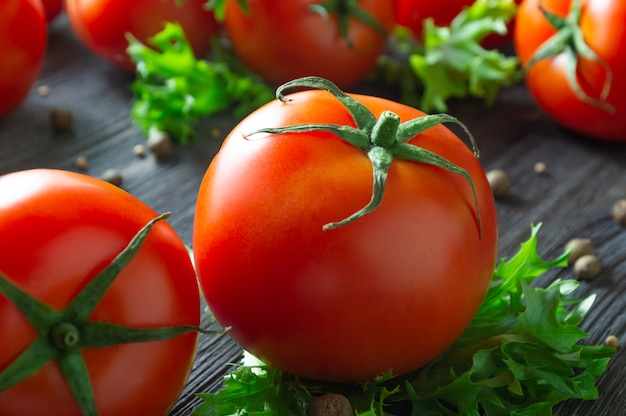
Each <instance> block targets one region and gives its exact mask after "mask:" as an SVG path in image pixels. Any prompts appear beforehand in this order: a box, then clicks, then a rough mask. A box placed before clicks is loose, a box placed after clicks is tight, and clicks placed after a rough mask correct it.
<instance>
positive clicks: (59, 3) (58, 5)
mask: <svg viewBox="0 0 626 416" xmlns="http://www.w3.org/2000/svg"><path fill="white" fill-rule="evenodd" d="M41 1H42V3H43V8H44V11H45V13H46V20H47V21H48V22H51V21H53V20H54V19H56V18H57V17H58V16H59V15H60V14H61V12H62V11H63V0H41Z"/></svg>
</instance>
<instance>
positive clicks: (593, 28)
mask: <svg viewBox="0 0 626 416" xmlns="http://www.w3.org/2000/svg"><path fill="white" fill-rule="evenodd" d="M540 4H541V6H542V7H543V8H545V9H546V10H548V11H550V12H552V13H554V14H556V15H558V16H562V17H565V16H566V15H567V14H568V12H569V10H570V7H571V5H572V1H571V0H541V1H539V0H525V1H524V2H523V3H522V4H521V6H520V8H519V10H518V16H517V29H516V31H515V35H514V43H515V50H516V52H517V55H518V56H519V59H520V62H521V64H522V65H523V66H525V65H526V64H528V62H529V61H530V60H531V58H532V56H533V55H534V54H535V52H536V51H537V49H538V48H539V46H540V45H541V44H543V42H545V41H546V40H547V39H549V38H551V37H552V36H553V35H554V34H555V33H556V30H555V29H554V28H553V27H552V26H551V25H550V24H549V23H548V21H547V20H546V18H545V17H544V15H543V13H542V12H541V11H540V9H539V5H540ZM581 6H582V12H581V16H580V20H579V27H580V29H581V30H582V34H583V37H584V40H585V42H586V43H587V45H588V46H589V48H591V50H593V51H594V52H595V54H596V55H597V56H598V57H599V58H600V59H601V60H603V61H604V62H605V63H606V65H608V67H609V68H610V70H611V73H612V75H613V77H612V82H611V84H610V90H609V93H608V96H606V99H605V100H602V97H601V93H602V90H603V88H604V86H605V80H606V76H607V71H606V68H605V66H604V65H602V64H601V63H599V62H598V61H594V60H591V59H588V58H585V57H583V56H578V60H577V62H578V65H577V71H576V75H577V84H578V85H579V86H580V88H581V89H582V91H583V92H584V94H585V95H586V96H587V97H590V98H592V99H594V100H601V101H603V104H599V103H590V102H588V101H584V100H583V99H581V98H580V97H579V96H577V95H576V94H575V92H574V90H573V88H572V86H571V85H570V83H569V82H568V75H567V57H566V54H565V53H559V54H557V55H554V56H552V57H549V58H545V59H541V60H539V61H538V62H536V63H535V64H534V65H533V66H532V67H531V68H530V70H528V72H527V73H526V84H527V86H528V88H529V90H530V92H531V93H532V95H533V97H534V98H535V100H536V101H537V103H538V104H539V106H540V107H542V108H543V109H544V110H545V111H546V112H547V113H548V114H549V115H550V116H551V117H552V118H553V119H554V120H556V121H557V122H558V123H560V124H562V125H563V126H565V127H567V128H569V129H571V130H574V131H577V132H579V133H582V134H584V135H587V136H590V137H595V138H598V139H605V140H610V141H626V77H625V76H624V74H626V25H625V24H624V23H625V22H626V2H624V1H620V0H609V1H604V0H583V1H582V2H581ZM607 104H608V106H610V107H612V108H603V105H604V106H606V105H607Z"/></svg>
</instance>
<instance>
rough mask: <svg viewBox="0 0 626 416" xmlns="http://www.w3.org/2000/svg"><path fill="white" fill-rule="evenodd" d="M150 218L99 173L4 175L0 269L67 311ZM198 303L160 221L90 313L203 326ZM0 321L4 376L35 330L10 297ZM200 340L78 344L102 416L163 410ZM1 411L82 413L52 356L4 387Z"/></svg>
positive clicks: (130, 321)
mask: <svg viewBox="0 0 626 416" xmlns="http://www.w3.org/2000/svg"><path fill="white" fill-rule="evenodd" d="M154 217H156V213H155V212H154V211H153V210H152V209H150V208H148V207H147V206H146V205H145V204H143V203H142V202H140V201H139V200H137V199H136V198H135V197H133V196H132V195H130V194H128V193H126V192H125V191H123V190H122V189H120V188H117V187H115V186H113V185H111V184H109V183H106V182H104V181H101V180H99V179H95V178H91V177H88V176H85V175H80V174H77V173H72V172H64V171H56V170H45V169H37V170H27V171H20V172H16V173H10V174H6V175H4V176H2V177H0V234H1V235H2V239H0V252H2V256H0V273H1V274H2V275H4V276H6V277H7V278H8V279H9V280H11V281H13V282H15V283H16V284H18V285H19V286H20V287H21V288H22V290H24V291H26V292H27V293H28V294H30V295H31V296H34V297H36V298H37V299H39V300H40V301H41V302H43V303H45V304H47V305H49V306H50V307H52V308H55V309H56V310H62V309H63V308H64V307H66V306H67V305H68V303H69V302H70V301H71V300H72V299H73V297H74V296H75V295H76V294H77V293H78V292H79V291H80V290H81V289H83V288H84V287H85V285H86V284H87V283H88V282H89V281H91V280H92V279H93V278H94V276H95V275H96V274H97V273H98V272H99V271H100V270H102V269H103V268H104V267H105V266H107V265H108V264H109V263H110V262H111V261H112V260H113V258H114V257H115V256H116V255H117V254H118V253H120V252H121V251H122V249H123V248H124V247H125V246H126V245H127V244H128V243H129V241H130V239H131V238H132V237H133V236H134V235H135V234H136V233H137V232H138V231H139V229H140V228H141V227H143V226H144V225H145V224H146V223H147V222H148V221H149V220H151V219H152V218H154ZM199 303H200V302H199V291H198V287H197V281H196V279H195V272H194V269H193V267H192V265H191V261H190V258H189V255H188V253H187V251H186V249H185V246H184V245H183V243H182V242H181V240H180V239H179V237H178V236H177V234H176V233H175V232H174V230H173V229H172V228H171V227H170V226H169V225H168V224H166V223H165V222H163V221H161V222H160V223H157V224H156V225H155V226H154V228H153V229H152V231H151V232H150V234H149V236H148V238H147V240H146V241H145V243H144V245H143V247H142V248H141V249H140V251H139V252H138V253H137V254H136V256H135V257H134V258H133V259H132V260H131V262H130V263H129V264H128V266H127V267H125V268H124V269H123V270H122V271H121V273H120V274H119V275H118V277H117V278H116V280H115V281H114V282H113V284H112V285H111V286H110V288H109V289H108V291H107V292H106V293H105V295H104V297H103V298H102V300H101V301H100V303H98V305H97V306H96V308H95V310H94V311H93V313H92V314H91V315H90V316H89V318H88V319H89V321H101V322H111V323H117V324H122V325H126V326H130V327H133V328H154V327H163V326H176V325H194V326H197V325H198V323H199V317H200V304H199ZM0 321H2V325H0V345H2V348H0V378H1V377H2V371H3V370H4V369H5V368H6V367H7V365H8V364H9V363H11V362H12V361H13V360H14V359H15V358H16V357H17V356H18V355H19V354H21V353H22V351H24V349H25V348H26V347H28V346H29V345H31V344H32V343H33V342H34V340H35V339H36V337H37V333H36V332H35V330H34V329H33V327H32V326H31V325H30V324H29V322H27V321H26V320H25V317H24V315H23V314H22V312H20V311H19V310H18V309H17V308H16V307H15V305H14V304H13V303H12V302H9V300H8V299H7V298H6V297H4V295H0ZM46 339H47V337H46ZM196 342H197V334H196V333H188V334H185V335H182V336H179V337H177V338H172V339H169V340H165V341H154V342H142V343H131V344H123V345H116V346H112V347H105V348H97V349H89V348H81V352H82V355H83V357H84V361H85V363H86V366H87V369H88V372H89V378H90V380H91V383H92V386H93V391H94V394H95V405H96V407H97V410H98V412H99V413H98V414H99V415H101V416H105V415H111V416H130V415H166V414H167V411H168V409H169V408H170V407H171V406H172V405H173V404H174V402H175V401H176V399H177V397H178V396H179V394H180V393H181V391H182V389H183V387H184V385H185V382H186V379H187V376H188V374H189V372H190V370H191V365H192V361H193V358H194V354H195V348H196ZM0 390H1V389H0ZM0 414H2V415H11V416H20V415H28V416H36V415H46V416H50V415H59V416H73V415H77V416H78V415H82V413H81V411H80V410H79V408H78V405H77V404H76V401H75V399H74V397H73V396H72V394H71V393H70V390H69V389H68V387H67V384H66V383H65V381H64V379H63V376H62V374H61V372H60V370H59V366H58V365H56V364H55V363H54V362H49V363H48V364H46V365H45V366H44V367H42V368H40V369H39V371H37V372H36V373H35V374H33V375H32V376H30V377H29V378H27V379H25V380H23V381H21V382H20V383H19V384H17V385H15V386H13V387H10V388H8V390H4V391H0Z"/></svg>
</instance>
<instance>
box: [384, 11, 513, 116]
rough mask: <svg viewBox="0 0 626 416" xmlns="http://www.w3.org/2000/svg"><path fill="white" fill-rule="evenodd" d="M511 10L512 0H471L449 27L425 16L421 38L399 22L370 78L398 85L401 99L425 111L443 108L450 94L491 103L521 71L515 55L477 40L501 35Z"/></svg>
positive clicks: (511, 15)
mask: <svg viewBox="0 0 626 416" xmlns="http://www.w3.org/2000/svg"><path fill="white" fill-rule="evenodd" d="M516 10H517V6H516V4H515V1H514V0H476V1H475V2H474V3H473V4H472V5H471V6H469V7H466V8H465V9H463V10H462V11H461V12H460V13H459V14H458V15H457V16H456V17H455V18H454V20H453V21H452V22H451V24H450V26H441V27H440V26H436V25H435V23H434V21H433V19H432V18H427V19H425V20H424V26H423V33H422V34H421V35H422V40H421V41H418V40H416V39H415V37H414V36H412V34H411V32H410V30H408V29H406V28H402V27H398V28H397V29H396V31H395V33H394V36H393V42H391V45H392V51H391V52H390V53H387V54H385V55H383V56H381V58H380V60H379V67H378V69H377V71H375V72H374V74H375V75H374V77H375V78H379V79H382V80H383V81H385V82H386V83H387V84H391V85H396V86H399V87H400V88H399V91H400V92H401V94H402V101H404V102H405V103H407V104H409V105H413V106H417V107H419V108H420V109H421V110H422V111H425V112H431V111H439V112H441V111H443V112H445V111H447V109H448V102H449V101H450V99H451V98H463V97H467V96H472V97H477V98H481V99H484V100H485V103H486V104H491V103H492V102H493V101H494V99H495V98H496V96H497V94H498V92H499V91H500V89H501V88H502V87H504V86H507V85H512V84H514V83H516V82H518V81H519V80H521V79H522V71H521V69H520V67H519V60H518V59H517V57H515V56H507V55H506V54H504V53H503V52H501V51H499V50H496V49H488V48H485V47H484V46H483V45H482V44H481V42H483V41H484V39H485V38H486V37H487V36H489V35H494V34H500V35H504V34H506V33H507V31H508V28H507V23H508V22H509V21H510V20H511V19H512V18H513V17H514V16H515V13H516Z"/></svg>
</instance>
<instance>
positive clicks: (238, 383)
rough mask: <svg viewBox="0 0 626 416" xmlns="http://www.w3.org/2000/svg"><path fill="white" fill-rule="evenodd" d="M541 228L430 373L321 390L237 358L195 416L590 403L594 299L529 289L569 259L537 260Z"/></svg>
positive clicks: (494, 409)
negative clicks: (320, 404) (319, 407)
mask: <svg viewBox="0 0 626 416" xmlns="http://www.w3.org/2000/svg"><path fill="white" fill-rule="evenodd" d="M540 226H541V225H540V224H539V225H533V226H532V227H531V235H530V238H529V239H528V240H527V241H526V242H524V243H522V244H521V247H520V250H519V251H518V253H517V254H516V255H515V256H514V257H512V258H511V259H509V260H507V259H503V260H502V261H501V262H500V263H499V264H498V266H497V267H496V268H495V271H494V274H493V279H492V283H491V286H490V288H489V291H488V293H487V295H486V297H485V300H484V302H483V303H482V305H481V307H480V309H479V311H478V312H477V314H476V315H475V317H474V319H473V321H472V323H471V324H470V326H469V327H468V328H467V330H466V331H465V332H464V334H463V335H462V336H461V337H460V338H459V339H458V340H457V341H456V343H455V344H454V345H453V346H452V347H451V348H450V349H449V350H448V351H447V352H445V353H444V354H442V355H441V356H440V357H439V358H437V359H436V360H434V361H433V362H432V363H430V364H429V365H428V366H426V367H424V368H422V369H419V370H417V371H415V372H413V373H411V374H408V375H405V376H401V377H396V376H393V375H392V374H391V373H387V374H384V375H381V376H380V377H378V378H377V379H375V380H373V381H371V382H365V383H358V384H335V383H323V382H319V381H314V380H308V379H303V378H300V377H296V376H293V375H291V374H288V373H284V372H281V371H278V370H276V369H274V368H272V367H270V366H268V365H266V364H264V363H262V362H260V361H259V360H257V359H256V358H255V357H253V356H251V355H250V354H248V353H245V352H244V358H243V360H242V362H241V363H240V364H239V365H236V366H235V367H234V368H233V371H231V372H230V373H229V374H228V375H227V376H226V378H225V380H224V384H223V387H222V389H221V390H219V391H218V392H216V393H201V394H199V395H198V396H199V397H200V398H201V399H202V404H200V405H199V407H198V408H197V409H196V410H195V411H194V412H193V415H194V416H209V415H210V416H218V415H219V416H225V415H275V416H283V415H285V416H287V415H294V416H300V415H302V416H305V415H307V412H308V408H309V406H310V404H311V402H312V401H313V400H314V399H315V398H316V397H319V396H321V395H323V394H325V393H331V392H332V393H339V394H343V395H345V396H346V397H348V398H349V399H350V402H351V404H352V406H353V408H354V410H355V414H356V415H359V416H366V415H367V416H383V415H409V414H413V415H420V416H436V415H437V416H439V415H443V416H453V415H475V416H500V415H502V416H505V415H506V416H515V415H518V416H520V415H551V414H552V408H553V407H554V406H555V405H556V404H558V403H560V402H562V401H564V400H568V399H583V400H594V399H596V398H597V397H598V390H597V388H596V380H597V379H598V377H600V376H601V375H602V374H603V373H604V371H605V370H606V368H607V365H608V363H609V360H610V357H612V356H613V354H614V353H615V349H614V348H610V347H605V346H600V345H585V344H583V343H581V342H580V341H582V340H583V339H584V338H585V337H587V334H586V333H585V332H583V331H582V330H581V329H580V328H579V326H578V325H579V324H580V323H581V322H582V321H583V318H584V317H585V315H586V314H587V312H588V311H589V309H590V308H591V306H592V304H593V300H594V296H590V297H587V298H584V299H579V298H576V297H572V296H570V295H571V294H572V293H573V292H574V290H575V289H576V288H577V286H578V284H579V282H578V281H576V280H560V279H557V280H555V281H554V282H552V283H551V284H550V285H548V286H547V287H545V288H542V287H533V286H531V284H532V282H533V281H534V280H535V279H536V278H537V277H538V276H540V275H542V274H544V273H546V272H548V271H549V270H552V269H554V268H561V267H566V266H567V258H568V256H569V253H567V252H566V253H564V254H562V255H561V256H559V257H558V258H556V259H554V260H551V261H546V260H544V259H542V258H541V257H540V256H539V254H538V253H537V233H538V231H539V229H540Z"/></svg>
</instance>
